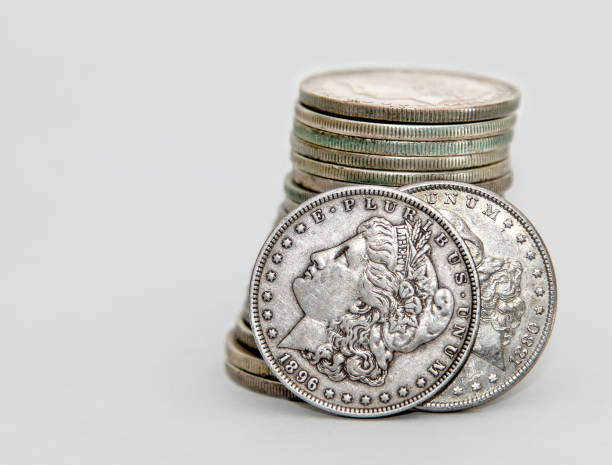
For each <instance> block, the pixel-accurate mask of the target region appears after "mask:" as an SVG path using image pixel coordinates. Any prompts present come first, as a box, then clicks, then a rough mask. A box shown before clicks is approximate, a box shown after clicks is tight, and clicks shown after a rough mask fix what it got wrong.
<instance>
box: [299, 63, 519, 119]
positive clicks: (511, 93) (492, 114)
mask: <svg viewBox="0 0 612 465" xmlns="http://www.w3.org/2000/svg"><path fill="white" fill-rule="evenodd" d="M398 79H400V81H401V80H404V82H400V83H398V85H395V84H396V83H397V80H398ZM419 79H420V81H418V80H419ZM417 81H418V82H417ZM445 81H448V82H445ZM413 84H416V87H419V88H420V89H421V90H420V91H419V90H417V91H416V94H415V95H410V92H409V89H410V87H411V85H413ZM381 86H382V88H381ZM443 87H448V88H449V89H453V92H447V93H445V95H441V90H442V88H443ZM357 88H361V89H362V90H361V91H359V90H356V89H357ZM376 91H378V92H379V95H378V96H377V95H376ZM394 92H395V93H397V92H399V93H398V94H394ZM436 92H437V93H438V96H437V99H438V100H439V101H440V100H441V102H440V103H438V104H436V102H435V101H434V102H426V101H425V99H426V98H427V97H428V94H429V95H432V94H433V95H435V93H436ZM442 94H444V92H442ZM398 95H401V98H398ZM406 97H408V98H410V100H411V102H405V103H401V100H402V99H405V98H406ZM299 101H300V102H301V103H302V104H304V105H305V106H306V107H310V108H314V109H316V110H319V111H323V112H326V113H331V114H333V115H341V116H347V117H351V118H363V119H368V120H376V121H389V122H404V123H461V122H472V121H483V120H490V119H495V118H499V117H501V116H506V115H508V114H510V113H512V112H513V111H514V110H516V109H517V108H518V106H519V101H520V92H519V90H518V89H517V88H516V87H514V86H513V85H511V84H508V83H506V82H504V81H500V80H497V79H493V78H489V77H485V76H477V75H474V74H468V73H461V72H451V71H442V70H423V69H384V68H379V69H356V70H344V71H331V72H327V73H321V74H316V75H313V76H310V77H307V78H306V79H304V80H303V81H302V82H301V84H300V96H299Z"/></svg>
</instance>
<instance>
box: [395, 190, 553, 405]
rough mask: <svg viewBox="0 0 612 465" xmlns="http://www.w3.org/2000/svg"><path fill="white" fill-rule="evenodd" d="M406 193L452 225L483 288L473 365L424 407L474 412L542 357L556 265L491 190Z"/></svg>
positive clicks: (537, 238) (519, 217) (536, 236)
mask: <svg viewBox="0 0 612 465" xmlns="http://www.w3.org/2000/svg"><path fill="white" fill-rule="evenodd" d="M402 190H404V191H406V192H409V193H410V194H412V195H415V196H417V197H419V198H420V199H422V200H423V201H424V202H426V203H428V204H429V205H431V206H432V207H434V208H436V209H437V210H438V211H439V212H440V213H441V214H442V215H443V216H444V217H445V218H446V219H448V220H449V221H450V222H451V223H453V225H454V226H455V229H456V230H457V231H458V233H459V234H460V235H461V236H462V237H463V239H464V240H465V241H466V243H467V245H468V247H469V248H470V250H471V252H472V257H473V258H474V261H475V262H476V269H477V270H478V276H479V278H480V288H481V314H480V315H481V316H480V326H479V329H478V333H477V337H476V342H475V344H474V348H473V349H472V352H471V354H470V357H469V359H468V361H467V362H466V364H465V365H464V366H463V368H462V370H461V372H460V373H459V374H458V375H457V376H456V377H455V378H454V380H453V381H452V382H451V383H450V384H449V385H448V386H447V387H446V389H445V390H444V391H443V392H441V393H439V394H438V395H437V396H435V397H434V398H433V399H431V400H429V401H428V402H427V403H425V404H423V405H421V406H420V408H423V409H427V410H442V411H446V410H459V409H464V408H468V407H473V406H475V405H478V404H481V403H483V402H485V401H488V400H491V399H493V398H495V397H497V396H499V395H500V394H502V393H504V392H506V391H507V390H508V389H509V388H510V387H512V386H513V385H515V384H516V383H517V382H518V381H520V380H521V379H522V378H523V377H524V376H525V375H526V374H527V373H528V372H529V370H530V369H531V368H532V367H533V365H534V364H535V362H536V361H537V360H538V357H539V356H540V355H541V353H542V350H543V349H544V346H545V345H546V342H547V341H548V338H549V336H550V333H551V329H552V326H553V322H554V320H555V314H556V307H557V286H556V283H555V274H554V270H553V266H552V262H551V259H550V256H549V254H548V251H547V250H546V247H545V245H544V242H543V241H542V238H541V237H540V235H539V234H538V232H537V231H536V229H535V228H534V227H533V225H532V224H531V223H530V222H529V220H528V219H527V218H526V217H525V215H523V214H522V213H521V212H520V211H519V210H517V209H516V207H514V206H513V205H512V204H510V203H508V202H507V201H506V200H504V199H502V198H501V197H499V196H498V195H496V194H494V193H492V192H489V191H486V190H484V189H481V188H478V187H475V186H471V185H467V184H459V183H445V182H436V183H423V184H420V185H412V186H406V187H405V188H403V189H402Z"/></svg>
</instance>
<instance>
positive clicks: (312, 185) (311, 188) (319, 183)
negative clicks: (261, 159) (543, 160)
mask: <svg viewBox="0 0 612 465" xmlns="http://www.w3.org/2000/svg"><path fill="white" fill-rule="evenodd" d="M291 179H292V180H293V184H294V185H297V186H300V187H303V188H304V192H315V191H316V192H317V193H320V192H325V191H329V190H332V189H338V188H340V187H349V186H358V185H359V184H357V183H350V182H344V181H337V180H335V179H328V178H323V177H321V176H315V175H312V174H309V173H305V172H304V171H302V170H299V169H297V168H293V170H292V171H291ZM511 183H512V173H506V174H505V175H503V176H501V177H500V178H496V179H491V180H487V181H483V182H481V183H475V184H474V185H475V186H480V187H485V188H489V189H490V190H492V191H494V192H497V193H498V194H503V191H504V190H505V189H507V187H509V185H510V184H511ZM488 186H490V187H488ZM506 186H507V187H506ZM497 188H500V190H499V191H498V190H497ZM502 188H504V189H502Z"/></svg>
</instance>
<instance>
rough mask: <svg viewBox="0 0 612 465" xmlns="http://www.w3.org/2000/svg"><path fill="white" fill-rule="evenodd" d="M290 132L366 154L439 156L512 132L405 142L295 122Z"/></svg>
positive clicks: (483, 146) (500, 140)
mask: <svg viewBox="0 0 612 465" xmlns="http://www.w3.org/2000/svg"><path fill="white" fill-rule="evenodd" d="M293 133H294V134H295V135H296V136H297V137H298V138H300V139H302V140H304V141H306V142H309V143H311V144H316V145H321V146H323V147H329V148H332V149H337V150H345V151H347V152H358V153H369V154H377V155H393V156H398V157H403V156H422V157H442V156H449V155H469V154H471V153H478V152H488V151H491V150H495V149H498V148H500V147H504V146H506V145H508V144H509V143H510V142H511V141H512V131H508V132H505V133H502V134H498V135H496V136H491V137H484V138H482V139H466V140H453V141H434V142H432V141H421V142H414V141H405V140H381V139H364V138H361V137H350V136H342V135H338V134H332V133H331V132H324V131H319V130H318V129H313V128H310V127H308V126H304V125H303V124H300V123H299V122H295V124H294V125H293Z"/></svg>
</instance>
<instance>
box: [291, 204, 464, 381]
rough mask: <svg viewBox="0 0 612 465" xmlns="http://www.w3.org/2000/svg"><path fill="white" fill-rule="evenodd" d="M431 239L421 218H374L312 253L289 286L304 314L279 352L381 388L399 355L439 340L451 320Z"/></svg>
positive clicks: (335, 377)
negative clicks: (298, 353)
mask: <svg viewBox="0 0 612 465" xmlns="http://www.w3.org/2000/svg"><path fill="white" fill-rule="evenodd" d="M430 239H431V231H430V230H429V229H428V228H427V227H424V226H423V225H422V224H421V222H420V220H418V219H417V220H415V221H409V220H404V222H403V223H402V224H400V225H394V224H391V223H390V222H389V221H388V220H386V219H384V218H382V217H376V216H375V217H372V218H370V219H368V220H366V221H363V222H362V223H361V224H359V225H358V226H357V228H356V230H355V232H354V234H353V235H352V236H350V237H348V238H346V240H344V241H343V242H341V243H339V244H335V245H333V246H332V247H329V248H325V249H321V250H317V251H316V252H314V253H313V254H312V255H311V256H310V262H309V263H305V264H304V270H303V272H302V274H300V275H299V276H297V277H295V278H294V279H293V281H292V290H293V295H294V296H295V299H296V301H297V303H298V305H299V307H300V309H301V310H302V311H303V316H302V318H301V319H300V320H299V321H298V322H297V323H296V324H295V326H293V328H292V329H291V330H290V331H289V332H288V333H287V334H286V335H285V336H284V338H283V339H282V341H281V342H280V344H279V347H283V348H290V349H295V350H299V351H301V353H302V355H303V356H304V357H305V358H306V359H307V360H308V361H309V362H310V363H311V364H312V365H313V366H315V367H316V369H317V370H318V371H319V372H320V373H322V374H324V375H326V376H328V377H329V378H330V379H331V380H333V381H342V380H344V379H348V380H352V381H357V382H362V383H365V384H367V385H370V386H381V385H383V384H384V383H385V379H386V376H387V372H388V370H389V367H390V365H391V363H392V362H393V360H394V357H395V356H396V354H407V353H410V352H412V351H414V350H415V349H417V348H419V347H421V346H423V345H424V344H426V343H428V342H429V341H432V340H434V339H435V338H437V337H438V336H439V335H440V334H441V333H442V332H443V331H444V330H445V328H446V327H447V326H448V324H449V322H450V319H451V317H452V315H453V311H454V305H455V298H454V296H453V294H452V293H451V291H450V290H449V289H446V288H444V287H440V286H439V282H438V277H437V274H436V270H435V268H434V265H433V263H432V260H431V245H430Z"/></svg>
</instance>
